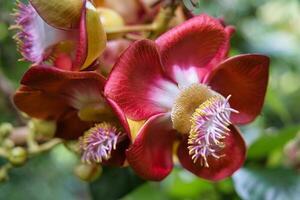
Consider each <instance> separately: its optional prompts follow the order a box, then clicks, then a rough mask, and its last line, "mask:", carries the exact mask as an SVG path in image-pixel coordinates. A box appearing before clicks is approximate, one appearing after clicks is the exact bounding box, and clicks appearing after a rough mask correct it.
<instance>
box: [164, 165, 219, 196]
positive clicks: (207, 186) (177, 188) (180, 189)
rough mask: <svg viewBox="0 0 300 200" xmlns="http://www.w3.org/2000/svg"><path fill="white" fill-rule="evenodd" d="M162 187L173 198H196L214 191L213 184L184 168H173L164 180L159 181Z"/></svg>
mask: <svg viewBox="0 0 300 200" xmlns="http://www.w3.org/2000/svg"><path fill="white" fill-rule="evenodd" d="M161 185H162V187H163V188H164V190H165V191H166V193H168V195H169V196H171V197H173V198H178V199H182V198H196V197H200V196H201V197H202V199H207V198H205V196H207V195H208V194H211V193H215V190H214V185H213V184H212V183H211V182H208V181H206V180H204V179H201V178H199V177H196V176H195V175H193V174H191V173H190V172H188V171H186V170H179V169H174V170H173V172H172V173H171V174H170V175H169V176H168V178H167V179H166V180H164V181H163V182H162V183H161Z"/></svg>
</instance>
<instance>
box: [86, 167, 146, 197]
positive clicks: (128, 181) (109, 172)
mask: <svg viewBox="0 0 300 200" xmlns="http://www.w3.org/2000/svg"><path fill="white" fill-rule="evenodd" d="M142 183H144V181H143V180H142V179H140V178H139V177H137V176H136V175H135V174H134V173H133V171H132V170H131V169H129V168H112V167H110V168H104V169H103V174H102V175H101V176H100V177H99V179H98V180H96V181H95V182H92V183H91V184H90V191H91V195H92V197H93V199H105V200H115V199H120V198H121V197H123V196H125V195H126V194H128V193H129V192H131V191H132V190H133V189H135V188H136V187H138V186H140V185H141V184H142Z"/></svg>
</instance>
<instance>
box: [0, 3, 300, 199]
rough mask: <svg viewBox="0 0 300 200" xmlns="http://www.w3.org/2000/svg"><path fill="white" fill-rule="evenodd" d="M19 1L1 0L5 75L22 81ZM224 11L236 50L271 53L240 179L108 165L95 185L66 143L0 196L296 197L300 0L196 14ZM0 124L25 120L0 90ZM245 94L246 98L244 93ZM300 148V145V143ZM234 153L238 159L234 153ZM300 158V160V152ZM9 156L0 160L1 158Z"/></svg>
mask: <svg viewBox="0 0 300 200" xmlns="http://www.w3.org/2000/svg"><path fill="white" fill-rule="evenodd" d="M13 8H14V1H11V0H0V73H3V74H5V76H6V77H7V78H8V79H9V80H11V81H12V83H13V86H14V87H17V86H18V81H19V80H20V78H21V76H22V74H23V73H24V71H25V70H26V69H27V67H28V63H26V62H18V61H17V60H18V59H19V58H20V57H21V56H20V55H19V53H17V51H16V46H15V43H14V41H13V40H12V35H13V32H12V31H9V30H8V27H9V25H10V24H12V23H13V22H12V17H11V16H10V13H11V12H12V9H13ZM203 12H205V13H209V14H211V15H214V16H218V17H221V16H222V17H224V19H225V22H226V23H227V24H232V25H234V26H236V29H237V32H236V33H235V35H234V37H233V38H232V51H231V54H232V55H235V54H240V53H254V52H255V53H263V54H267V55H269V56H270V57H271V61H272V62H271V71H270V80H269V87H268V92H267V97H266V102H265V106H264V109H263V112H262V114H261V116H260V117H258V119H257V120H256V121H255V122H254V123H253V124H251V125H249V126H246V127H242V130H243V133H244V136H245V138H246V141H247V144H248V146H249V151H248V159H247V161H246V163H245V166H244V168H242V169H241V170H239V171H238V172H237V173H235V174H234V176H233V178H231V179H227V180H225V181H222V182H219V183H211V182H208V181H205V180H202V179H199V178H196V177H195V176H193V175H192V174H190V173H189V172H187V171H185V170H182V169H181V168H180V167H176V168H175V169H174V170H173V172H172V174H171V175H170V176H169V177H168V178H167V179H166V180H164V181H162V182H161V183H154V182H144V181H142V180H140V179H139V178H137V177H136V176H135V175H134V173H133V172H132V171H130V170H128V169H124V170H118V171H116V169H104V174H103V176H102V177H100V179H99V180H97V181H96V182H94V183H92V184H91V185H89V184H87V183H84V182H82V181H80V180H79V179H77V178H76V177H74V176H73V174H72V170H73V167H74V165H75V164H76V163H77V162H78V160H77V158H76V157H75V156H74V155H73V154H71V153H69V152H68V151H66V150H65V149H64V147H62V146H60V147H57V148H56V149H54V150H53V151H51V152H49V153H47V154H44V155H42V156H39V157H37V158H34V159H32V160H31V161H30V162H29V163H28V164H27V165H26V166H24V167H21V168H17V169H14V170H13V171H12V173H11V174H10V181H9V182H7V183H2V184H1V185H0V199H7V200H24V199H32V200H39V199H42V200H44V199H45V200H47V199H49V200H50V199H57V200H60V199H64V200H69V199H70V200H71V199H119V198H121V199H124V200H135V199H143V200H144V199H145V200H147V199H149V200H160V199H171V200H173V199H174V200H175V199H195V200H196V199H201V200H219V199H249V200H263V199H266V200H274V199H278V200H294V199H295V200H296V199H297V197H300V175H299V173H298V172H297V171H296V170H295V169H293V168H292V167H289V166H287V165H286V164H285V160H286V157H285V156H284V154H283V149H284V147H285V145H286V144H287V142H288V141H290V140H293V139H294V138H295V137H296V134H297V132H298V131H299V130H300V104H299V102H300V2H299V1H298V0H289V1H286V0H272V1H268V0H206V1H204V0H203V1H200V3H199V6H198V7H197V8H196V9H195V10H194V13H195V14H199V13H203ZM0 97H1V98H0V122H5V121H8V122H12V123H17V120H16V117H15V116H14V114H13V113H12V112H11V110H10V109H9V108H8V106H7V105H6V104H5V101H4V98H5V96H4V95H3V94H1V93H0ZM241 98H242V97H241ZM299 152H300V145H299ZM233 159H234V158H233ZM299 159H300V158H299ZM1 162H2V161H1V160H0V163H1Z"/></svg>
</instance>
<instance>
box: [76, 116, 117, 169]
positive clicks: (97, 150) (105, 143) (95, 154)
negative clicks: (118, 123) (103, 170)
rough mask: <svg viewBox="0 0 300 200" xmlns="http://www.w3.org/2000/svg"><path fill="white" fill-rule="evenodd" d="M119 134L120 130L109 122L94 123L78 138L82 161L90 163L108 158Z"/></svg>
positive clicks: (114, 147)
mask: <svg viewBox="0 0 300 200" xmlns="http://www.w3.org/2000/svg"><path fill="white" fill-rule="evenodd" d="M119 136H120V132H118V131H117V128H116V127H114V126H112V125H111V124H109V123H106V122H103V123H100V124H96V125H95V126H94V127H93V128H91V129H89V130H88V131H87V132H86V133H85V134H84V136H83V137H82V138H81V139H80V146H81V149H82V151H83V154H82V162H84V163H89V164H90V163H101V162H102V161H104V160H108V159H109V158H110V157H111V152H112V151H113V150H115V149H116V145H117V143H118V138H119Z"/></svg>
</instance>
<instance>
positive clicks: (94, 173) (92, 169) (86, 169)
mask: <svg viewBox="0 0 300 200" xmlns="http://www.w3.org/2000/svg"><path fill="white" fill-rule="evenodd" d="M74 173H75V175H76V176H78V177H79V178H80V179H81V180H83V181H87V182H92V181H94V180H96V179H97V178H98V177H99V176H100V175H101V173H102V167H101V166H100V165H95V164H83V163H81V164H79V165H78V166H76V167H75V169H74Z"/></svg>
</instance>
